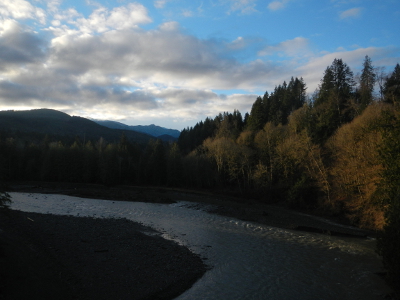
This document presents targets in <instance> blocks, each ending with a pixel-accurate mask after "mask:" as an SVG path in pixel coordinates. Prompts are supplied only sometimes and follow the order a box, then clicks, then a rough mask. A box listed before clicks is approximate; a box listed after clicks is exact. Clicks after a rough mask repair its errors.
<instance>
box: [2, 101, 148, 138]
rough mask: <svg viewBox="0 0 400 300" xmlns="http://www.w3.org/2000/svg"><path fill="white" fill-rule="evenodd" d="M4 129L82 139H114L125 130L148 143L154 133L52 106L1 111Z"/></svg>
mask: <svg viewBox="0 0 400 300" xmlns="http://www.w3.org/2000/svg"><path fill="white" fill-rule="evenodd" d="M0 131H3V132H11V133H17V132H18V133H20V134H21V133H35V134H37V135H39V136H41V135H51V136H60V137H72V138H75V137H79V138H80V139H81V140H82V141H85V140H98V139H100V138H101V137H102V138H104V139H106V140H107V141H110V142H114V141H118V140H119V139H120V138H121V135H122V133H124V134H125V136H126V137H127V139H128V140H130V141H132V142H137V143H147V141H148V140H149V139H151V136H150V135H147V134H144V133H140V132H135V131H132V130H122V129H111V128H108V127H105V126H101V125H99V124H97V123H96V122H93V121H91V120H88V119H85V118H81V117H76V116H70V115H68V114H66V113H63V112H60V111H57V110H52V109H35V110H27V111H0Z"/></svg>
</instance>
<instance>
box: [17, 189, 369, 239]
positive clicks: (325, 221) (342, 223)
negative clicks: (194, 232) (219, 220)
mask: <svg viewBox="0 0 400 300" xmlns="http://www.w3.org/2000/svg"><path fill="white" fill-rule="evenodd" d="M10 191H14V192H26V193H41V194H62V195H69V196H75V197H82V198H90V199H104V200H118V201H139V202H148V203H165V204H168V203H174V202H177V201H190V202H194V203H203V204H209V205H211V207H210V208H209V209H208V212H210V213H216V214H220V215H224V216H228V217H232V218H236V219H240V220H244V221H251V222H257V223H260V224H264V225H267V226H273V227H279V228H284V229H292V230H301V231H312V232H317V233H322V234H331V235H344V236H346V235H348V236H354V237H360V238H365V237H372V238H375V237H376V235H377V232H375V231H371V230H364V229H360V228H357V227H354V226H351V224H350V223H349V221H348V220H347V219H345V218H344V217H338V216H336V217H334V216H326V215H317V214H316V213H315V212H305V211H296V210H291V209H287V208H286V207H284V206H283V205H271V204H264V203H260V202H259V201H256V200H251V199H243V198H239V197H233V196H226V195H222V194H219V193H213V192H207V191H193V190H184V189H173V188H171V189H168V188H157V187H138V186H117V187H106V186H103V185H94V184H93V185H88V184H68V183H66V184H62V183H29V182H28V183H27V182H25V183H14V184H10ZM193 208H196V205H194V206H193Z"/></svg>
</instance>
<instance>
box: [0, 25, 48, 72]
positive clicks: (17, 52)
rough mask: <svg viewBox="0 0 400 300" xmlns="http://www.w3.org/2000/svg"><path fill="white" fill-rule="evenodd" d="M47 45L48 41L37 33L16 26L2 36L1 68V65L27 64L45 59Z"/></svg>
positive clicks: (0, 50)
mask: <svg viewBox="0 0 400 300" xmlns="http://www.w3.org/2000/svg"><path fill="white" fill-rule="evenodd" d="M46 46H47V44H46V42H45V41H44V40H42V39H40V38H39V37H38V36H37V35H36V34H33V33H30V32H24V31H22V29H21V28H19V27H14V28H13V29H12V30H10V31H7V32H5V33H4V34H3V35H2V36H0V68H1V65H3V66H4V65H6V66H7V65H13V64H25V63H33V62H37V61H39V60H43V59H44V58H45V56H46Z"/></svg>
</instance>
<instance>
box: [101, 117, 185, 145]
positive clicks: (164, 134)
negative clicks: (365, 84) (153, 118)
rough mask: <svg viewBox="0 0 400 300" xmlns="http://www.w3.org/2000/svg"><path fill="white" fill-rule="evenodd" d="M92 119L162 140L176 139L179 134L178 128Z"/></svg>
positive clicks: (105, 124)
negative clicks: (133, 124) (130, 124)
mask: <svg viewBox="0 0 400 300" xmlns="http://www.w3.org/2000/svg"><path fill="white" fill-rule="evenodd" d="M93 121H95V122H96V123H97V124H100V125H103V126H106V127H108V128H113V129H124V130H133V131H137V132H142V133H146V134H149V135H151V136H154V137H157V138H160V139H162V140H169V141H170V140H176V139H177V138H179V135H180V134H181V133H180V131H179V130H176V129H168V128H164V127H161V126H157V125H154V124H151V125H137V126H129V125H126V124H123V123H120V122H115V121H108V120H93Z"/></svg>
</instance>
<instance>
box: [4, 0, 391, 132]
mask: <svg viewBox="0 0 400 300" xmlns="http://www.w3.org/2000/svg"><path fill="white" fill-rule="evenodd" d="M226 1H228V4H229V7H230V9H229V11H228V12H230V13H233V12H236V13H240V14H244V13H254V11H255V10H256V2H255V1H253V0H226ZM226 1H225V2H224V3H225V4H226V3H227V2H226ZM33 3H36V2H33ZM287 3H288V1H285V0H282V1H275V2H271V3H270V4H269V5H268V8H269V9H270V10H278V9H282V8H283V7H284V6H285V5H286V4H287ZM46 5H47V7H46V9H44V8H39V7H35V6H34V5H32V4H31V3H29V2H27V1H24V0H12V1H9V0H6V1H2V3H1V4H0V104H1V107H2V109H9V108H12V109H17V108H26V107H32V108H41V107H49V108H54V109H60V110H62V111H64V112H67V113H70V114H74V115H81V116H88V117H93V118H102V119H113V120H125V121H129V120H130V121H132V120H134V123H136V124H146V123H156V124H160V125H164V126H168V127H170V128H177V129H183V128H184V127H185V125H186V124H194V123H196V122H197V121H199V120H201V119H204V118H205V116H211V117H214V116H215V115H217V114H218V113H219V112H223V111H233V109H239V110H240V111H241V112H242V113H244V112H247V111H249V110H250V108H251V105H252V104H253V102H254V101H255V99H256V97H257V95H258V94H262V93H264V92H265V91H266V90H268V91H271V90H273V88H274V86H275V85H277V84H281V83H282V82H283V80H289V79H290V77H291V76H298V77H300V76H302V77H303V78H304V79H305V82H306V83H307V85H308V86H309V91H310V90H311V92H312V90H314V89H315V87H316V86H317V85H318V83H319V79H320V78H321V77H322V72H323V70H324V69H325V68H326V66H328V65H330V64H331V62H332V61H333V59H334V58H336V57H340V58H343V60H344V61H345V62H347V63H348V64H349V65H352V64H357V65H361V63H362V59H363V58H364V56H365V55H367V54H368V55H369V56H371V57H373V58H374V59H375V61H377V63H379V60H380V59H383V57H385V56H386V55H388V54H389V55H391V53H393V52H396V51H398V49H396V48H393V49H391V50H390V49H383V48H378V47H375V48H373V47H370V48H358V49H356V50H351V51H342V52H336V53H317V52H315V51H313V50H312V49H311V46H310V40H309V39H308V38H305V37H301V36H298V37H294V38H293V39H289V40H286V41H283V42H280V43H277V44H269V43H268V42H267V41H262V43H261V44H262V47H261V46H260V47H258V48H256V49H257V51H256V52H255V53H254V59H251V60H245V61H243V60H240V59H239V58H238V57H240V54H241V53H244V52H241V51H248V48H249V46H254V43H260V42H259V40H256V42H254V41H253V40H251V39H247V38H244V37H238V38H237V39H235V40H233V41H232V42H229V41H227V40H224V39H215V38H210V39H200V38H198V37H196V36H194V35H193V34H190V33H188V32H187V31H185V30H184V29H182V28H181V27H180V24H179V23H177V22H175V21H167V22H164V23H160V24H158V26H157V24H154V26H153V28H152V29H143V28H144V27H143V26H144V25H148V24H152V23H153V22H154V21H153V20H152V18H151V16H150V13H149V11H148V9H147V8H146V7H145V6H144V5H142V4H140V3H135V2H134V3H129V4H127V5H122V6H119V7H114V8H106V7H103V6H99V5H97V6H96V7H94V9H93V11H92V12H91V13H89V14H88V15H87V16H85V15H83V14H82V13H80V12H78V11H76V10H75V9H73V8H62V7H61V1H57V0H54V1H48V2H47V4H46ZM153 5H154V7H155V8H157V9H162V8H163V7H164V6H167V5H168V1H166V0H164V1H161V0H160V1H154V2H153ZM358 14H359V10H349V11H345V12H343V13H342V15H341V16H343V18H350V17H354V16H357V15H358ZM188 17H189V16H188ZM23 20H31V21H32V22H34V24H35V25H34V26H33V25H29V26H28V25H26V24H24V22H23ZM238 54H239V55H238ZM273 56H278V57H280V58H281V60H272V59H270V58H271V57H273ZM165 120H169V121H168V122H170V123H169V125H167V124H166V123H162V122H166V121H165ZM172 122H175V124H176V125H173V123H172Z"/></svg>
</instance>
